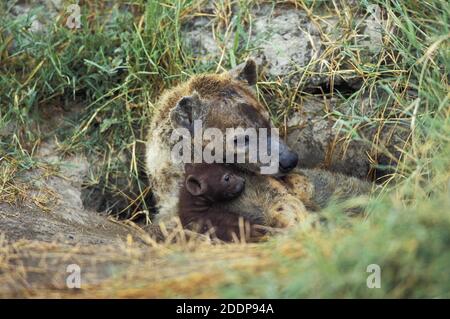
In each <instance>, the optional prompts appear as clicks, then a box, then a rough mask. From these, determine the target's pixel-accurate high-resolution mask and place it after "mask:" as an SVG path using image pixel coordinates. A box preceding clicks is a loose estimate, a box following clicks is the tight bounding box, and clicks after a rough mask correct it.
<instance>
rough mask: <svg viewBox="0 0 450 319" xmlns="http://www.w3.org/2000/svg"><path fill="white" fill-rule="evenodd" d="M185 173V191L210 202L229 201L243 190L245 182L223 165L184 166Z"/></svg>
mask: <svg viewBox="0 0 450 319" xmlns="http://www.w3.org/2000/svg"><path fill="white" fill-rule="evenodd" d="M185 172H186V173H185V176H186V177H185V181H184V186H185V187H186V190H187V191H188V192H189V193H190V194H191V195H193V196H202V197H203V198H205V199H207V200H209V201H211V202H217V201H225V200H231V199H233V198H236V197H238V196H239V195H240V194H241V193H242V191H243V190H244V186H245V180H244V179H243V178H242V177H239V176H237V175H236V174H233V173H232V172H231V171H230V170H229V169H227V167H226V166H225V165H224V164H186V165H185Z"/></svg>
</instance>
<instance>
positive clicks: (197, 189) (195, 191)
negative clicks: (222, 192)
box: [185, 175, 207, 196]
mask: <svg viewBox="0 0 450 319" xmlns="http://www.w3.org/2000/svg"><path fill="white" fill-rule="evenodd" d="M185 184H186V189H187V190H188V192H189V193H191V194H192V195H194V196H200V195H203V194H205V193H206V189H207V186H206V184H205V183H204V182H203V181H202V180H201V179H198V178H197V177H195V176H194V175H189V176H188V177H187V178H186V183H185Z"/></svg>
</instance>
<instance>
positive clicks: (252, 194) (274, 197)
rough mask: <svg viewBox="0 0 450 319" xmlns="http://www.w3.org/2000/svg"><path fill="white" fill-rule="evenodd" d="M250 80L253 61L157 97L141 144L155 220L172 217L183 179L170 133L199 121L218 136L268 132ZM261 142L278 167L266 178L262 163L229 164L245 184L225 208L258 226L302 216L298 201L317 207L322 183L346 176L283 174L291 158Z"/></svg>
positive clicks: (281, 223) (270, 140) (253, 72)
mask: <svg viewBox="0 0 450 319" xmlns="http://www.w3.org/2000/svg"><path fill="white" fill-rule="evenodd" d="M256 78H257V76H256V65H255V63H254V61H252V60H248V61H247V62H246V63H245V64H244V65H242V66H240V67H238V68H237V69H235V70H233V71H230V72H225V73H222V74H204V75H198V76H193V77H192V78H191V79H190V80H188V81H187V82H185V83H182V84H180V85H178V86H177V87H175V88H172V89H170V90H168V91H166V92H165V93H164V94H163V95H162V96H161V98H160V99H159V101H158V103H157V108H156V110H157V111H156V113H155V114H154V116H153V118H152V121H151V124H150V127H149V135H148V140H147V145H146V169H147V173H148V175H149V178H150V183H151V187H152V191H153V193H154V195H155V199H156V201H157V208H158V215H157V220H160V221H161V220H167V218H169V217H172V216H174V214H175V213H176V211H177V205H178V198H179V190H180V187H181V183H182V182H183V177H184V165H183V163H177V162H174V161H173V159H172V156H171V152H172V149H173V147H174V146H175V144H176V143H178V141H177V140H174V139H173V138H171V137H172V133H173V131H174V130H175V129H187V130H188V131H190V132H192V131H193V127H194V121H196V120H201V121H202V125H203V129H207V128H215V129H218V130H220V131H221V132H222V133H223V134H224V135H225V134H226V130H227V129H229V128H244V129H246V128H254V129H256V130H259V129H261V128H265V129H268V130H269V131H270V128H271V127H272V125H271V121H270V118H269V114H268V112H267V111H266V110H265V108H264V107H263V106H262V105H261V104H260V103H259V102H258V100H257V99H256V97H255V95H254V92H253V91H252V89H251V86H252V85H254V84H255V83H256ZM267 139H268V140H267V141H266V142H267V143H266V145H270V146H271V147H273V146H274V143H277V145H276V146H277V147H276V149H278V155H279V157H278V158H279V161H278V167H276V169H275V170H273V171H272V174H271V175H262V174H260V172H261V167H263V166H264V165H266V164H267V163H262V162H261V161H259V160H257V161H256V162H255V163H249V162H246V163H242V164H238V163H236V164H232V165H230V166H231V167H232V169H235V170H236V171H237V172H239V174H240V175H241V176H242V177H244V178H245V180H246V181H247V182H246V189H245V191H244V193H243V194H242V196H240V197H239V198H237V199H236V200H234V201H233V202H232V203H231V204H230V205H231V206H232V207H230V208H228V210H229V211H238V212H239V214H240V215H242V216H243V217H245V218H247V219H249V220H251V221H253V222H255V223H258V224H263V225H267V226H277V227H278V226H285V225H289V224H291V223H293V222H294V221H296V220H297V219H298V217H299V216H303V215H304V214H305V212H306V209H305V206H304V203H305V205H307V206H308V207H314V206H315V205H316V204H318V205H319V206H320V205H321V204H322V203H314V202H313V201H314V200H315V199H319V200H320V201H323V198H322V197H323V196H324V195H326V197H327V198H328V197H329V193H330V194H332V193H333V190H331V192H330V190H329V187H328V188H327V187H326V185H325V184H328V182H327V181H328V179H331V180H335V179H336V178H337V179H339V180H341V179H346V177H344V176H340V175H335V174H331V173H328V172H323V171H318V170H309V171H303V172H301V173H302V174H301V175H296V174H289V173H290V172H292V170H293V169H294V168H295V167H296V165H297V161H298V156H297V154H296V153H295V152H293V151H291V150H290V148H289V147H288V146H287V145H286V144H285V143H284V142H283V141H282V140H280V139H273V138H271V135H270V134H268V135H267ZM244 140H245V139H244ZM245 141H247V140H245ZM192 143H193V139H192ZM224 154H225V152H224ZM281 175H288V176H287V180H286V179H285V180H280V179H279V178H277V177H279V176H281ZM275 176H276V177H275ZM297 177H298V178H297ZM349 181H350V184H351V183H356V184H358V185H359V182H360V181H357V180H356V179H352V178H350V179H349ZM316 184H317V185H319V186H321V187H322V186H324V188H326V189H327V190H326V194H325V193H323V192H321V190H320V189H317V187H316V186H315V185H316ZM338 184H339V185H341V184H346V185H347V184H348V183H347V182H345V183H336V182H334V184H333V185H338ZM361 185H362V186H361V187H360V186H357V187H356V189H358V191H359V190H360V189H364V190H366V188H368V187H367V185H366V184H364V182H361ZM289 187H295V189H289ZM351 191H353V188H352V189H351Z"/></svg>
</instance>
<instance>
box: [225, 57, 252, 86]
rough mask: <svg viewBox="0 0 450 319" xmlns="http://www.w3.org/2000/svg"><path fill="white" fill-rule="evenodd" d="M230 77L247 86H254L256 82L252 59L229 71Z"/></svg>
mask: <svg viewBox="0 0 450 319" xmlns="http://www.w3.org/2000/svg"><path fill="white" fill-rule="evenodd" d="M229 73H230V75H231V77H233V78H234V79H236V80H239V81H245V82H247V84H248V85H255V84H256V82H257V70H256V63H255V61H254V60H253V59H248V60H247V61H245V62H244V63H241V64H239V65H238V66H236V67H235V68H234V69H232V70H230V71H229Z"/></svg>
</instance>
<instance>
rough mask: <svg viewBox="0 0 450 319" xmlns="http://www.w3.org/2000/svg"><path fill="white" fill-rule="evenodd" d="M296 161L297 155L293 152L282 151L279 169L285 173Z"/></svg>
mask: <svg viewBox="0 0 450 319" xmlns="http://www.w3.org/2000/svg"><path fill="white" fill-rule="evenodd" d="M297 163H298V155H297V153H295V152H291V151H287V152H283V154H281V156H280V171H281V172H282V173H287V172H290V171H291V170H293V169H294V168H295V167H296V166H297Z"/></svg>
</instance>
